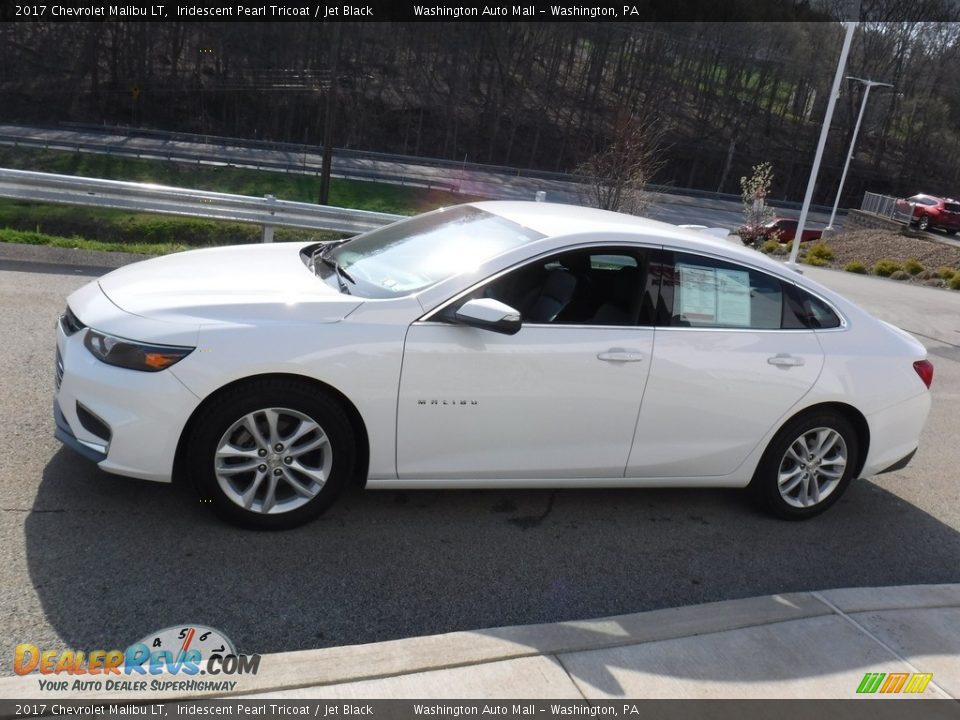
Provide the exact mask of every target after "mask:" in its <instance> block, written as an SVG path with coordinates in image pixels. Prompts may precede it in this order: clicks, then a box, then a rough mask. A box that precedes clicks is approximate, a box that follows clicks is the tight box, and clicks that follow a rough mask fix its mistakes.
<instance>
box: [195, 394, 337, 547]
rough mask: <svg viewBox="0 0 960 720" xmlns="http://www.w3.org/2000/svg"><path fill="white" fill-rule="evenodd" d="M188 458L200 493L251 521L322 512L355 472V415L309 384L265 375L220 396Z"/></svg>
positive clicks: (274, 521) (201, 420)
mask: <svg viewBox="0 0 960 720" xmlns="http://www.w3.org/2000/svg"><path fill="white" fill-rule="evenodd" d="M193 427H194V428H195V429H196V430H195V432H194V434H193V437H192V438H191V440H190V444H189V449H188V453H189V455H188V461H189V464H190V469H191V472H192V474H193V477H194V480H195V482H196V485H197V489H198V491H199V492H200V496H201V499H202V500H204V501H208V502H210V503H211V504H212V506H213V509H214V510H215V511H216V512H217V513H218V514H219V515H220V516H221V517H223V518H225V519H227V520H229V521H231V522H233V523H236V524H239V525H243V526H245V527H252V528H258V529H286V528H292V527H296V526H297V525H300V524H302V523H304V522H307V521H308V520H311V519H313V518H315V517H316V516H317V515H319V514H320V513H321V512H323V511H324V510H325V509H326V508H327V507H329V506H330V504H331V503H332V502H333V501H334V499H336V497H337V495H338V494H339V493H340V490H341V489H342V488H343V485H344V483H345V481H346V479H347V478H349V477H350V476H351V474H352V472H353V465H354V458H355V446H354V437H353V431H352V427H351V425H350V421H349V419H348V418H347V416H346V414H345V413H344V411H343V409H342V408H341V407H340V406H339V404H337V402H336V401H334V400H333V399H332V398H330V397H329V396H328V395H326V394H324V393H323V392H321V391H318V390H317V389H316V388H314V387H312V386H310V385H308V384H306V383H299V382H295V381H289V380H273V379H265V380H261V381H254V382H251V383H249V384H245V385H243V386H241V387H239V388H237V389H235V390H234V391H230V392H228V393H227V394H226V395H223V396H221V397H219V398H216V399H214V400H213V401H212V402H211V403H210V404H209V405H208V406H207V407H205V408H204V409H203V410H202V411H201V413H200V414H199V415H198V416H197V418H196V419H195V422H194V424H193Z"/></svg>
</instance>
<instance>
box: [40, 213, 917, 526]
mask: <svg viewBox="0 0 960 720" xmlns="http://www.w3.org/2000/svg"><path fill="white" fill-rule="evenodd" d="M58 328H59V329H58V333H57V368H56V372H57V377H56V400H55V403H54V413H55V416H56V423H57V431H56V434H57V437H58V438H59V439H60V440H61V441H62V442H64V443H65V444H66V445H68V446H70V447H72V448H73V449H75V450H77V451H79V452H80V453H81V454H83V455H85V456H86V457H88V458H90V459H92V460H93V461H95V462H96V463H97V464H98V465H99V466H100V468H101V469H103V470H105V471H107V472H111V473H117V474H120V475H126V476H130V477H135V478H143V479H146V480H155V481H161V482H169V481H170V480H171V479H172V478H173V477H174V476H176V475H180V474H183V475H186V476H189V477H191V478H192V479H193V481H194V482H195V484H196V486H197V488H198V491H199V492H200V494H201V496H202V498H203V499H204V500H208V501H210V502H211V504H212V507H213V508H214V509H215V510H217V511H218V512H219V513H220V514H221V515H222V516H224V517H225V518H228V519H229V520H232V521H234V522H237V523H240V524H243V525H247V526H254V527H261V528H282V527H292V526H295V525H297V524H300V523H302V522H304V521H306V520H308V519H310V518H312V517H314V516H316V515H318V514H319V513H320V512H322V511H323V510H324V509H325V508H326V507H328V506H329V505H330V503H332V502H333V501H334V499H335V498H336V497H337V495H338V493H340V491H341V490H342V489H343V487H344V486H345V485H346V484H347V483H349V482H359V483H361V484H364V485H365V486H366V487H368V488H376V489H417V488H431V489H432V488H544V487H595V488H601V487H730V488H739V487H746V486H750V489H751V490H752V491H753V494H754V495H755V496H756V498H758V499H759V500H760V501H761V502H762V503H763V504H764V505H765V506H766V507H767V508H768V509H769V510H771V511H772V512H774V513H775V514H777V515H779V516H781V517H785V518H806V517H811V516H813V515H816V514H818V513H820V512H822V511H823V510H825V509H826V508H827V507H829V506H830V505H831V504H832V503H834V502H836V500H837V499H838V498H839V497H840V495H841V494H842V493H843V491H844V489H845V488H846V486H847V485H848V484H849V482H850V480H851V479H852V478H862V477H869V476H871V475H875V474H877V473H881V472H886V471H890V470H896V469H899V468H901V467H903V466H905V465H906V464H907V462H909V460H910V458H911V457H912V456H913V454H914V453H915V452H916V450H917V446H918V437H919V435H920V432H921V430H922V428H923V425H924V423H925V421H926V418H927V413H928V411H929V407H930V393H929V390H928V388H929V386H930V382H931V380H932V376H933V368H932V366H931V364H930V363H929V361H928V360H927V359H926V352H925V350H924V348H923V346H922V345H920V343H918V342H917V341H916V340H915V339H914V338H912V337H911V336H909V335H908V334H907V333H905V332H903V331H901V330H898V329H897V328H894V327H893V326H891V325H888V324H886V323H884V322H881V321H879V320H877V319H875V318H873V317H872V316H870V315H869V314H867V313H866V312H864V311H863V310H861V309H860V308H859V307H857V306H856V305H854V304H852V303H850V302H848V301H846V300H844V299H843V298H842V297H840V296H838V295H836V294H835V293H833V292H831V291H829V290H827V289H826V288H824V287H822V286H820V285H818V284H817V283H815V282H812V281H811V280H809V279H807V278H805V277H803V276H802V275H800V274H797V273H795V272H793V271H791V270H789V269H788V268H786V267H785V266H783V265H781V264H779V263H776V262H774V261H772V260H769V259H768V258H766V257H765V256H763V255H761V254H760V253H757V252H755V251H753V250H750V249H745V248H742V247H736V246H734V245H732V244H729V243H726V242H724V241H722V240H718V239H715V238H711V237H709V236H706V235H703V234H700V233H697V232H694V231H691V230H684V229H681V228H677V227H674V226H671V225H666V224H663V223H658V222H654V221H650V220H645V219H640V218H637V217H633V216H627V215H620V214H616V213H610V212H604V211H599V210H588V209H584V208H579V207H574V206H567V205H551V204H546V203H522V202H481V203H473V204H469V205H461V206H457V207H451V208H446V209H443V210H437V211H435V212H432V213H428V214H425V215H420V216H418V217H414V218H410V219H407V220H403V221H400V222H397V223H394V224H392V225H389V226H387V227H384V228H380V229H377V230H374V231H372V232H368V233H366V234H364V235H360V236H358V237H356V238H353V239H351V240H348V241H344V242H340V243H332V244H329V243H328V244H326V245H320V244H316V243H313V244H309V243H308V244H303V243H296V244H273V245H260V246H249V245H245V246H239V247H226V248H216V249H209V250H197V251H192V252H185V253H180V254H176V255H169V256H166V257H162V258H157V259H153V260H148V261H145V262H141V263H137V264H135V265H131V266H128V267H125V268H122V269H120V270H116V271H114V272H112V273H110V274H108V275H105V276H104V277H102V278H100V279H99V280H98V281H95V282H92V283H90V284H88V285H86V286H85V287H83V288H81V289H80V290H78V291H76V292H75V293H73V294H72V295H71V296H70V297H69V299H68V304H67V309H66V311H65V312H64V314H63V315H62V316H61V319H60V323H59V325H58Z"/></svg>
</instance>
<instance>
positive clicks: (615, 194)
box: [574, 114, 664, 215]
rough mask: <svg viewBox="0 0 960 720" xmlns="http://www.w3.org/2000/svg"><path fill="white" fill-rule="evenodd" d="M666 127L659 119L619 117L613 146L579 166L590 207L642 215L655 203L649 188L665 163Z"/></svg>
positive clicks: (577, 171) (615, 126) (576, 173)
mask: <svg viewBox="0 0 960 720" xmlns="http://www.w3.org/2000/svg"><path fill="white" fill-rule="evenodd" d="M663 141H664V128H663V125H662V124H661V122H660V121H659V119H658V118H657V117H655V116H644V117H638V116H635V115H627V114H621V115H620V116H618V117H617V120H616V121H615V123H614V128H613V138H612V140H611V142H610V144H609V145H608V146H607V147H606V148H604V149H603V150H600V151H599V152H597V153H595V154H593V155H591V156H590V157H589V158H587V159H586V160H584V161H583V162H582V163H580V165H578V166H577V168H576V170H575V171H574V175H575V176H576V177H577V179H578V181H579V182H580V183H581V186H582V188H583V190H582V194H583V200H584V203H585V204H587V205H592V206H594V207H598V208H602V209H604V210H617V211H622V212H628V213H632V214H634V215H639V214H641V213H643V212H644V211H645V210H646V209H647V208H648V207H649V206H650V204H651V201H652V197H653V195H652V193H650V192H649V191H647V189H646V186H647V184H648V183H649V182H650V181H651V179H652V178H653V176H654V175H656V173H657V171H658V170H659V169H660V168H661V167H662V166H663V164H664V158H663V153H664V144H663Z"/></svg>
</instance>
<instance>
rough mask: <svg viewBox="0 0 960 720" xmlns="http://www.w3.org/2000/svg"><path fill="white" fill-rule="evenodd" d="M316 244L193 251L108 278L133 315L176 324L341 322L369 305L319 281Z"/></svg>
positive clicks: (105, 282)
mask: <svg viewBox="0 0 960 720" xmlns="http://www.w3.org/2000/svg"><path fill="white" fill-rule="evenodd" d="M308 244H309V243H276V244H272V243H271V244H265V245H236V246H231V247H221V248H210V249H206V250H191V251H188V252H182V253H174V254H173V255H165V256H163V257H159V258H154V259H151V260H145V261H143V262H138V263H134V264H133V265H127V266H126V267H123V268H120V269H119V270H115V271H114V272H111V273H109V274H107V275H104V276H103V277H102V278H100V281H99V284H100V288H101V290H102V291H103V293H104V294H105V295H106V296H107V297H108V298H109V299H110V301H111V302H113V303H114V304H115V305H116V306H117V307H119V308H120V309H122V310H125V311H126V312H129V313H133V314H134V315H140V316H143V317H149V318H153V319H156V320H168V321H173V322H184V321H189V322H198V323H208V322H248V321H257V322H270V321H277V322H290V321H294V322H306V323H327V322H336V321H337V320H341V319H343V318H344V317H346V316H347V315H348V314H349V313H350V312H351V311H353V310H354V309H355V308H356V307H357V306H358V305H360V303H361V302H362V299H361V298H354V297H351V296H349V295H344V294H341V293H340V292H339V291H338V290H337V289H336V288H334V287H331V286H330V285H328V284H327V283H326V282H324V281H323V280H321V279H320V278H318V277H316V276H314V274H313V273H312V272H311V271H310V269H309V268H308V267H306V266H305V265H304V264H303V261H302V260H301V258H300V250H301V249H302V248H304V247H306V246H307V245H308Z"/></svg>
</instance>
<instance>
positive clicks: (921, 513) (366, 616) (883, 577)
mask: <svg viewBox="0 0 960 720" xmlns="http://www.w3.org/2000/svg"><path fill="white" fill-rule="evenodd" d="M98 272H99V271H98V270H96V269H92V270H91V269H89V268H88V269H84V268H83V267H79V266H73V267H65V266H59V265H51V264H46V263H42V262H40V263H37V262H33V263H26V262H20V261H17V260H3V261H0V308H2V312H0V337H2V338H3V339H4V341H3V342H2V343H0V387H2V388H3V392H2V393H0V417H2V418H3V428H4V432H3V433H2V434H0V650H2V652H3V653H4V656H5V657H6V658H8V661H7V662H3V663H0V674H12V672H13V670H12V663H11V662H10V661H9V658H11V657H12V654H13V648H14V646H15V645H16V644H18V643H23V642H30V643H34V644H36V645H38V646H40V647H41V648H44V649H46V648H50V649H62V648H73V649H83V650H85V651H89V650H93V649H112V648H124V647H126V646H127V644H129V643H131V642H133V641H135V640H137V639H138V638H141V637H143V636H145V635H147V633H149V632H151V631H154V630H158V629H160V628H164V627H167V626H170V625H176V624H188V623H203V624H206V625H211V626H213V627H216V628H219V629H221V630H223V631H224V632H226V633H227V635H228V636H229V637H231V638H232V639H233V640H234V641H235V642H236V643H237V646H238V647H239V649H240V650H241V651H242V652H261V653H263V652H276V651H283V650H295V649H302V648H313V647H324V646H334V645H345V644H353V643H366V642H372V641H377V640H385V639H389V638H398V637H408V636H414V635H421V634H427V633H440V632H446V631H452V630H458V629H469V628H484V627H493V626H501V625H518V624H526V623H539V622H551V621H557V620H575V619H583V618H593V617H600V616H605V615H613V614H619V613H629V612H636V611H641V610H649V609H653V608H664V607H675V606H680V605H685V604H690V603H700V602H705V601H712V600H723V599H728V598H742V597H749V596H754V595H763V594H769V593H781V592H788V591H798V590H816V589H822V588H834V587H845V586H865V587H869V586H875V585H898V584H913V583H946V582H957V581H960V504H958V503H957V490H956V478H957V468H960V443H957V442H956V422H957V411H956V408H957V407H958V403H960V320H958V318H960V293H951V292H948V291H942V290H936V289H930V288H923V287H913V286H908V285H905V284H898V283H893V282H888V281H884V280H879V279H875V278H864V277H859V276H851V275H847V274H840V273H832V272H827V271H817V270H813V269H811V270H810V271H809V272H811V274H813V275H814V277H817V278H820V279H822V280H823V281H824V282H825V283H826V284H828V285H832V286H835V287H837V288H838V289H840V290H841V291H842V292H846V293H847V294H848V295H850V296H851V297H853V298H854V299H855V300H857V301H858V302H860V303H861V304H863V305H864V306H866V307H868V308H870V309H873V310H875V311H876V312H877V313H878V314H879V315H881V316H882V317H885V318H887V319H889V320H891V321H893V322H895V323H897V324H899V325H901V326H903V327H905V328H907V329H909V330H912V331H914V332H916V333H920V336H921V339H922V340H923V341H924V342H925V343H926V344H927V347H928V348H929V350H930V353H931V357H932V359H933V361H934V363H935V365H936V378H935V381H934V386H933V411H932V415H931V418H930V422H929V424H928V426H927V429H926V431H925V433H924V436H923V446H922V448H921V450H920V452H919V454H918V456H917V457H916V459H915V460H914V462H913V464H912V465H910V466H909V467H908V468H907V469H905V470H903V471H900V472H897V473H892V474H888V475H885V476H882V477H880V478H877V479H875V480H871V481H861V482H856V483H854V484H853V486H852V487H851V488H850V491H849V492H848V493H847V495H846V496H845V497H844V498H843V500H842V501H841V502H840V503H839V504H838V505H837V506H835V507H834V508H832V509H831V510H830V511H829V512H828V513H826V514H825V515H823V516H821V517H820V518H818V519H816V520H814V521H810V522H802V523H791V522H784V521H779V520H775V519H772V518H770V517H768V516H766V515H764V514H762V513H760V512H759V511H757V510H755V509H753V508H752V506H750V505H749V504H747V503H745V502H744V498H743V497H742V494H741V493H740V492H737V491H721V490H682V491H681V490H648V491H643V490H632V491H628V490H596V491H586V490H580V491H557V492H550V491H514V492H509V491H475V492H466V491H464V492H427V491H422V492H386V493H376V492H361V491H353V492H350V493H348V494H347V495H346V496H345V497H344V498H342V499H341V501H340V502H338V503H337V504H336V505H335V506H334V508H333V509H332V510H331V511H330V512H328V513H327V514H326V515H325V516H323V517H322V518H320V519H319V520H318V521H317V522H314V523H312V524H309V525H307V526H305V527H302V528H299V529H297V530H294V531H291V532H284V533H255V532H248V531H241V530H238V529H236V528H234V527H231V526H227V525H225V524H223V523H221V522H220V521H218V520H217V519H216V518H215V517H214V516H213V515H212V514H211V513H210V512H209V511H208V510H207V509H205V508H204V507H203V506H202V505H201V504H200V503H199V502H198V501H197V498H196V497H195V496H194V495H193V493H192V492H191V491H190V490H189V489H187V488H181V487H176V486H168V485H161V484H153V483H148V482H142V481H137V480H129V479H124V478H119V477H114V476H111V475H107V474H104V473H102V472H100V471H99V470H97V469H96V468H95V467H94V466H93V465H91V464H89V463H88V462H87V461H85V460H83V459H81V458H79V457H78V456H77V455H75V454H74V453H72V452H70V451H67V450H65V449H63V448H61V447H60V444H59V443H58V442H57V441H55V440H54V439H53V420H52V418H51V407H50V406H51V396H52V389H53V388H52V386H53V348H54V321H55V318H56V316H57V314H58V313H59V312H60V311H61V310H62V309H63V307H64V299H65V298H66V296H67V295H68V294H69V293H70V292H71V291H72V290H73V289H75V288H77V287H79V286H80V285H82V284H83V283H85V282H87V281H89V280H91V279H92V278H93V277H94V276H95V275H96V274H97V273H98ZM678 431H682V430H681V429H678Z"/></svg>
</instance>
